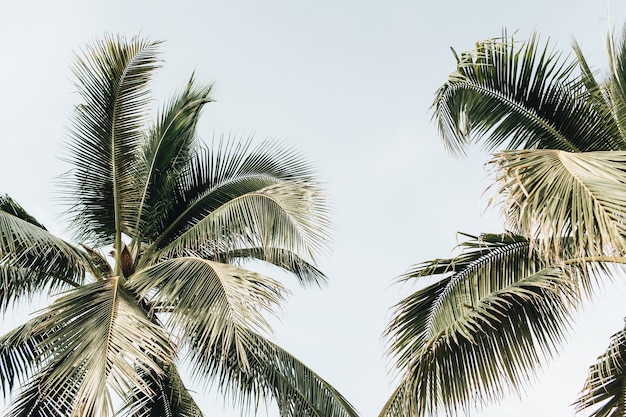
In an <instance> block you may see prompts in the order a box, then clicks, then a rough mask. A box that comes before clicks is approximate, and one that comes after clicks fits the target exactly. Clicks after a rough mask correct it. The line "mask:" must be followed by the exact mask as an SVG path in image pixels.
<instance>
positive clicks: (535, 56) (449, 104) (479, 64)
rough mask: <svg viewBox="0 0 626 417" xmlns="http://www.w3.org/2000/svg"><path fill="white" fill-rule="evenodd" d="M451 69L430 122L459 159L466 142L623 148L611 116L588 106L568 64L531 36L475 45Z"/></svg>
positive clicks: (571, 148)
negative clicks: (517, 39)
mask: <svg viewBox="0 0 626 417" xmlns="http://www.w3.org/2000/svg"><path fill="white" fill-rule="evenodd" d="M457 60H458V63H457V71H456V72H454V73H453V74H452V75H451V76H450V78H449V80H448V81H447V82H446V83H445V84H444V85H443V86H442V87H441V88H440V89H439V90H438V92H437V94H436V98H435V101H434V103H433V107H434V108H435V114H434V118H435V119H436V120H437V124H438V126H439V131H440V133H441V136H442V138H443V140H444V143H445V145H446V146H447V148H448V149H449V150H450V151H451V152H453V153H456V154H463V153H464V151H465V148H466V146H467V145H468V144H469V143H470V142H479V141H480V142H482V143H483V144H484V147H485V148H487V149H488V150H494V149H496V148H498V147H500V146H506V147H507V148H508V149H518V148H525V149H530V148H548V149H561V150H568V151H592V150H616V149H623V146H624V141H623V140H622V139H619V138H618V136H616V135H615V133H616V132H618V130H617V127H616V125H615V122H614V121H613V119H611V118H607V115H609V114H610V113H609V112H608V111H607V110H606V109H605V108H603V109H599V108H598V107H597V102H596V103H594V104H595V105H592V104H590V102H589V100H588V94H587V92H586V90H585V88H584V84H583V83H581V82H580V80H579V78H578V77H576V76H575V74H574V73H573V69H574V68H575V62H574V61H569V62H568V61H566V60H562V59H561V58H560V57H559V55H558V54H556V53H554V52H551V51H550V49H549V46H548V45H547V44H546V45H545V46H543V47H541V46H540V45H539V42H538V37H537V35H533V36H532V37H531V38H530V39H529V40H528V41H527V42H525V43H521V44H520V43H517V42H516V41H515V40H514V39H513V38H512V37H510V38H509V37H508V36H507V35H506V33H504V35H503V37H502V38H497V39H490V40H486V41H482V42H478V43H477V46H476V50H475V51H474V52H468V53H462V54H461V55H460V57H458V58H457Z"/></svg>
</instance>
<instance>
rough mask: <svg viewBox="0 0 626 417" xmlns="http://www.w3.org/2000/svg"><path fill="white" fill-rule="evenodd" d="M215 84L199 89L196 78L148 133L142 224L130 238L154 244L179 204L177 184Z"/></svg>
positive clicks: (191, 151) (165, 109)
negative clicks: (165, 217) (169, 213)
mask: <svg viewBox="0 0 626 417" xmlns="http://www.w3.org/2000/svg"><path fill="white" fill-rule="evenodd" d="M211 89H212V85H208V86H201V87H198V86H196V83H195V81H194V78H193V76H192V78H191V79H190V80H189V82H188V84H187V86H186V88H185V89H184V90H183V91H182V92H181V93H180V94H179V95H177V96H176V97H174V98H173V99H172V100H171V101H170V103H169V104H168V105H167V106H166V107H165V108H164V109H163V110H162V112H161V113H160V114H159V115H158V116H157V123H156V124H155V125H154V126H153V127H152V129H151V130H150V132H149V134H148V141H147V142H146V144H145V146H144V147H143V159H144V163H145V165H146V167H145V172H146V175H145V185H144V189H143V195H142V198H141V201H140V202H139V203H138V204H139V207H140V208H139V213H140V215H141V218H142V219H143V222H141V223H138V224H137V226H136V227H137V229H136V231H135V232H134V233H133V234H132V235H131V236H133V237H135V238H136V239H138V238H139V237H140V236H141V235H143V236H145V239H146V240H145V241H152V240H154V239H156V238H157V237H158V234H159V232H160V231H162V230H164V228H165V225H164V224H163V223H162V222H163V221H164V220H165V219H164V218H163V217H164V215H163V213H168V212H169V211H170V210H171V209H172V206H174V205H175V204H176V203H177V201H176V199H177V195H176V183H177V181H178V180H179V177H180V175H181V171H182V170H183V169H184V168H185V167H186V166H187V165H188V163H189V159H190V158H191V157H192V156H193V154H194V152H195V149H196V146H194V145H196V144H195V142H194V141H195V139H196V137H195V136H196V124H197V122H198V119H199V117H200V111H201V110H202V108H203V107H204V105H205V104H207V103H210V102H211V101H213V100H212V98H211V97H210V93H211Z"/></svg>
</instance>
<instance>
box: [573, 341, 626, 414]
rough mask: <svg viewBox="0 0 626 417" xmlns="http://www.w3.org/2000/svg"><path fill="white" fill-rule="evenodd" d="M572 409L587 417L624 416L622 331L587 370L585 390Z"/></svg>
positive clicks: (625, 352)
mask: <svg viewBox="0 0 626 417" xmlns="http://www.w3.org/2000/svg"><path fill="white" fill-rule="evenodd" d="M574 405H575V406H576V411H577V412H580V411H583V410H584V411H585V415H589V416H590V417H619V416H623V415H625V414H626V329H623V330H621V331H620V332H618V333H616V334H614V335H613V336H612V337H611V343H610V345H609V347H608V349H607V350H606V352H605V353H603V354H602V355H600V356H599V357H598V360H597V361H596V363H595V364H594V365H593V366H591V367H590V368H589V376H588V377H587V381H586V382H585V387H584V388H583V391H582V392H581V393H580V397H579V398H578V400H577V401H576V402H575V403H574ZM594 407H595V409H594ZM588 413H590V414H588Z"/></svg>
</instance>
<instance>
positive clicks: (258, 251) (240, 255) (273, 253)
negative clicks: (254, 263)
mask: <svg viewBox="0 0 626 417" xmlns="http://www.w3.org/2000/svg"><path fill="white" fill-rule="evenodd" d="M206 255H207V256H211V257H213V258H215V260H217V261H220V262H224V263H227V262H230V263H232V262H240V261H246V260H254V259H256V260H260V261H264V262H268V263H270V264H272V265H274V266H277V267H279V268H281V269H282V270H284V271H287V272H290V273H291V274H293V275H294V276H295V277H296V278H297V279H298V281H299V282H300V284H301V285H302V286H309V285H316V286H318V287H320V286H322V284H325V283H326V282H327V281H328V278H327V277H326V275H324V273H323V272H322V271H320V270H319V269H317V268H316V267H315V266H314V265H312V264H310V263H309V262H307V261H305V260H304V259H302V258H301V257H299V256H298V255H296V254H295V253H293V252H291V251H289V250H286V249H279V248H267V249H264V248H246V249H235V250H231V251H228V252H224V253H219V252H218V253H215V254H206Z"/></svg>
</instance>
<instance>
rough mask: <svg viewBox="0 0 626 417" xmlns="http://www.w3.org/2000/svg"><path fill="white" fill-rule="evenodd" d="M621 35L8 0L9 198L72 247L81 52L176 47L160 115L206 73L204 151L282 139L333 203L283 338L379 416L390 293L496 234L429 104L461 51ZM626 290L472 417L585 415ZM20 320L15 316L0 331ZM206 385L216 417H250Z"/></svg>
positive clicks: (537, 20)
mask: <svg viewBox="0 0 626 417" xmlns="http://www.w3.org/2000/svg"><path fill="white" fill-rule="evenodd" d="M609 15H610V18H609ZM625 22H626V2H624V1H623V0H622V1H616V0H613V2H612V3H611V5H610V12H609V5H608V3H607V2H606V0H584V1H583V0H548V1H546V0H527V1H524V2H520V1H510V0H473V1H467V0H439V1H431V2H419V1H416V0H413V1H401V0H388V1H384V2H383V1H372V0H359V1H357V0H343V1H342V0H334V1H330V0H319V1H315V2H312V1H310V2H304V1H278V0H276V1H265V0H259V1H252V0H247V1H244V0H232V1H225V0H219V1H212V0H205V1H188V0H178V1H176V2H168V1H159V0H153V1H144V0H140V1H120V0H109V1H106V2H105V1H84V0H83V1H64V0H59V1H54V2H48V1H42V0H24V1H19V2H18V1H11V2H9V1H3V2H1V3H0V46H1V51H2V55H3V56H2V61H1V62H2V65H0V126H2V130H1V133H0V145H1V146H0V156H1V157H0V193H7V194H9V195H10V196H11V197H12V198H14V199H15V200H16V201H18V202H19V203H20V204H22V205H23V206H24V207H25V208H26V209H27V210H29V211H30V212H31V213H32V214H34V215H35V216H36V217H37V218H38V219H39V220H41V221H43V222H44V224H46V225H47V226H48V228H49V229H51V230H53V231H55V232H57V233H59V234H63V233H64V224H63V223H62V222H60V220H59V217H58V215H59V214H60V213H61V211H62V210H63V206H62V205H60V203H59V201H58V199H57V198H56V197H55V196H56V195H58V194H57V191H58V187H57V186H56V183H55V178H57V177H58V175H59V174H61V173H63V172H64V171H66V170H67V169H68V166H67V165H66V164H65V163H64V162H63V161H62V160H61V159H60V156H62V146H63V143H64V139H65V137H66V132H67V130H66V129H67V126H68V121H69V117H70V115H71V113H72V108H73V106H74V105H75V104H77V102H78V99H79V98H78V95H77V94H76V93H75V88H74V87H73V86H72V82H71V71H70V65H71V62H72V59H73V53H74V52H78V51H80V49H81V48H83V47H84V46H85V45H86V44H87V43H89V42H91V41H93V40H95V39H100V38H101V37H102V36H103V35H104V34H105V33H113V34H116V33H119V34H122V35H125V36H127V37H131V36H133V35H136V34H141V35H142V36H145V37H148V38H150V39H155V40H157V39H158V40H163V41H165V44H164V45H163V48H162V57H163V59H164V61H165V62H164V66H163V68H162V70H161V71H160V72H159V75H158V76H157V78H156V80H155V84H154V97H155V102H156V105H157V106H158V105H159V104H162V103H164V102H165V100H167V98H168V97H169V96H170V94H171V93H173V92H174V91H177V90H179V89H181V88H182V87H183V86H184V85H185V83H186V81H187V80H188V79H189V77H190V76H191V74H192V73H194V72H195V76H196V79H198V80H199V81H204V82H207V83H209V82H215V89H214V97H215V98H216V99H217V101H216V102H215V103H212V104H210V105H208V107H207V108H206V109H205V111H204V114H203V120H202V121H201V123H200V126H199V133H200V135H201V136H202V138H203V139H204V140H205V141H206V142H210V141H211V139H212V138H214V137H219V135H221V134H222V133H225V134H228V135H232V136H241V137H242V138H246V137H248V136H254V137H255V138H256V139H257V140H262V139H264V138H275V139H280V140H282V141H283V142H285V143H287V144H290V145H293V146H295V147H297V148H298V149H300V150H302V151H303V152H305V154H306V155H307V157H308V158H309V159H310V160H311V161H312V162H313V163H314V165H315V166H316V167H317V169H318V172H319V177H320V178H321V180H322V181H323V182H324V185H325V187H326V189H327V191H328V193H329V196H330V198H331V201H332V211H333V212H332V218H333V224H334V228H333V243H332V250H331V251H330V253H329V254H328V255H327V256H325V257H323V258H322V259H320V262H319V267H320V268H321V269H322V270H323V271H324V272H325V273H326V274H327V275H328V276H329V277H330V282H329V284H328V285H327V286H326V287H325V288H323V289H307V290H301V289H299V288H298V287H297V286H296V283H295V280H294V281H292V282H290V283H289V284H291V285H290V288H291V289H292V292H293V296H292V297H291V298H290V299H289V301H288V303H287V304H286V305H285V308H284V311H283V313H282V314H281V318H280V322H279V323H276V327H275V331H276V340H277V341H278V342H279V343H281V344H282V345H283V346H284V347H286V348H287V349H288V350H290V351H291V352H292V353H293V354H295V355H296V356H298V357H299V358H300V359H302V360H303V361H304V362H305V363H307V364H308V365H309V366H310V367H311V368H313V369H314V370H315V371H316V372H317V373H319V374H320V375H322V376H323V377H324V378H325V379H326V380H328V381H329V382H331V383H332V384H333V385H334V386H335V387H336V388H338V389H339V390H340V391H341V392H342V393H343V394H344V395H345V396H346V397H347V398H348V400H349V401H351V402H352V403H353V404H354V405H355V407H356V408H357V409H358V410H359V412H360V413H361V414H362V415H363V416H376V415H377V414H378V412H379V410H380V408H381V407H382V406H383V404H384V403H385V401H386V399H387V398H388V396H389V395H390V393H391V392H392V390H393V388H394V385H393V374H392V373H390V370H391V366H390V364H389V363H388V361H387V360H386V359H385V357H384V351H385V346H384V342H383V340H382V339H381V333H382V332H383V330H384V328H385V325H386V322H387V320H388V319H389V317H390V315H389V308H390V307H391V306H392V305H393V304H394V303H396V302H398V301H399V300H400V299H401V298H402V297H403V296H404V295H407V294H408V293H410V292H411V291H414V290H416V289H417V287H410V286H404V287H399V286H397V285H392V284H393V282H394V279H395V278H396V277H398V276H399V275H401V274H402V273H403V272H405V271H406V270H407V269H408V268H409V267H410V266H411V265H413V264H416V263H418V262H421V261H425V260H429V259H433V258H436V257H447V256H450V255H452V254H453V252H452V249H453V248H454V246H455V245H456V244H457V243H458V242H459V240H458V239H459V238H458V237H457V234H456V233H457V232H466V233H471V234H479V233H481V232H501V231H502V224H501V223H502V222H501V219H500V218H499V216H498V212H497V210H494V209H486V207H487V202H488V199H489V197H490V196H491V194H490V191H486V192H485V190H486V189H487V187H488V186H489V184H490V183H491V182H490V181H491V179H490V177H489V174H488V172H487V171H486V170H485V169H484V167H483V165H484V163H485V162H486V161H487V160H488V158H489V156H488V154H486V153H485V152H482V151H481V150H480V149H475V150H472V151H471V152H470V153H469V155H468V157H467V158H465V159H456V158H454V157H452V156H450V155H449V154H447V153H446V152H445V150H444V148H443V146H442V144H441V141H440V139H439V136H438V132H437V129H436V127H435V125H434V123H433V122H432V120H431V117H432V113H431V110H430V106H431V104H432V101H433V98H434V93H435V91H436V90H437V88H438V87H439V86H441V85H442V84H443V83H444V82H445V81H446V78H447V76H448V75H449V74H450V73H451V72H452V71H454V64H455V61H454V58H453V55H452V53H451V51H450V48H451V47H453V48H454V49H455V50H457V51H465V50H471V49H472V47H473V45H474V43H475V42H476V41H477V40H481V39H486V38H490V37H496V36H499V35H500V34H501V33H502V30H503V28H506V29H507V30H508V32H509V33H512V32H515V31H517V37H518V38H519V39H526V38H528V37H529V36H530V34H531V33H532V32H533V31H537V32H539V33H540V35H541V39H544V40H547V39H550V40H551V42H553V43H554V45H555V47H556V48H557V50H562V51H564V53H569V52H570V51H571V48H570V45H571V41H572V39H574V38H575V39H576V40H577V41H578V42H579V44H580V45H581V47H582V49H583V51H585V53H586V56H587V57H588V58H589V61H590V62H591V63H592V64H593V66H594V67H595V68H598V69H601V68H603V67H604V66H605V64H606V61H605V59H604V58H605V53H604V41H605V35H606V33H607V30H608V29H609V28H610V27H617V28H621V27H622V26H623V25H624V23H625ZM625 289H626V287H625V286H624V285H622V284H607V285H606V287H605V289H604V290H602V291H599V294H598V295H597V297H596V298H595V300H594V302H590V303H588V304H587V305H586V307H585V309H584V310H582V312H581V313H580V314H579V317H578V320H577V322H576V324H575V325H574V326H573V328H572V336H571V337H570V339H569V343H567V344H566V345H564V346H563V349H562V353H561V354H560V355H558V357H557V358H555V359H554V360H553V361H551V362H550V366H549V367H548V368H547V369H546V370H545V371H544V372H542V373H540V374H539V375H538V377H537V379H538V381H537V383H536V384H534V385H529V388H528V390H527V392H526V393H525V394H524V395H522V396H521V397H519V398H518V397H513V398H509V399H507V400H505V401H503V402H502V403H501V404H500V405H497V406H489V407H486V408H482V409H479V410H477V411H475V412H474V413H473V414H472V415H473V416H482V417H495V416H510V417H516V416H528V415H532V414H533V413H534V414H535V415H558V416H572V415H574V412H573V409H572V408H571V407H569V404H571V403H572V402H573V401H574V400H575V398H576V395H577V393H578V391H579V390H580V389H581V388H582V384H583V382H584V379H585V376H586V372H587V368H588V366H589V365H591V364H592V363H593V361H594V360H595V358H596V357H597V356H598V355H599V354H601V353H602V352H603V351H604V349H605V348H606V346H608V342H609V337H610V336H611V335H612V334H613V333H615V332H617V331H618V330H620V329H621V328H622V326H623V318H624V316H626V307H624V303H623V301H622V300H623V297H624V296H625V295H626V292H625ZM20 319H21V317H16V316H15V315H8V316H7V317H5V323H4V324H3V328H9V327H10V325H11V323H12V322H16V321H18V320H20ZM198 387H199V388H197V390H198V393H197V398H198V399H199V401H200V403H201V404H202V407H203V409H204V410H205V412H206V414H207V415H213V414H216V413H217V414H220V415H226V416H229V415H232V416H236V415H239V412H238V411H237V410H233V409H232V407H230V406H229V405H228V404H224V403H223V402H222V401H221V399H219V397H218V395H217V394H216V393H215V392H209V393H208V394H203V391H202V389H201V385H198ZM263 413H266V411H265V410H262V411H261V414H260V415H263ZM267 414H268V415H276V413H275V412H274V411H272V409H270V410H269V411H267ZM582 415H584V414H582Z"/></svg>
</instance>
